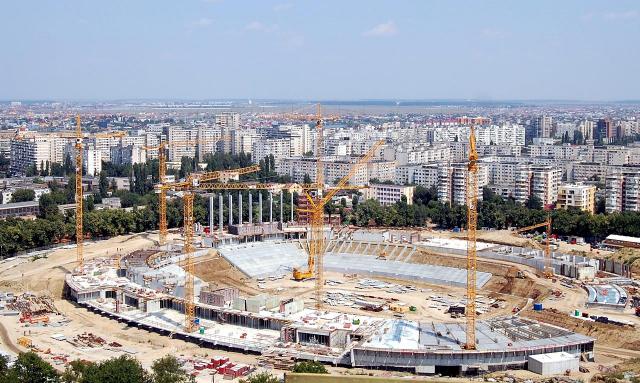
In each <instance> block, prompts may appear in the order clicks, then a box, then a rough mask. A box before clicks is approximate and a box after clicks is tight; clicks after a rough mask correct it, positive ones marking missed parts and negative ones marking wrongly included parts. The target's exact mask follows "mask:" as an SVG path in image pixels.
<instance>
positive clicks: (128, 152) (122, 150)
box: [103, 145, 147, 165]
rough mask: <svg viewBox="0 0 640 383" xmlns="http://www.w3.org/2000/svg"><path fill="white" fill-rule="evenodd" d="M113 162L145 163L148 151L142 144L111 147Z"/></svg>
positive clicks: (120, 163)
mask: <svg viewBox="0 0 640 383" xmlns="http://www.w3.org/2000/svg"><path fill="white" fill-rule="evenodd" d="M103 157H104V156H103ZM111 162H113V163H114V164H117V165H123V164H131V165H133V164H143V163H145V162H147V151H146V150H145V149H143V148H142V147H141V146H136V145H126V146H124V145H118V146H116V147H113V148H111Z"/></svg>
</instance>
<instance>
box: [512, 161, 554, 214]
mask: <svg viewBox="0 0 640 383" xmlns="http://www.w3.org/2000/svg"><path fill="white" fill-rule="evenodd" d="M561 179H562V170H561V169H559V168H556V167H554V166H549V165H528V166H527V165H522V166H520V167H519V168H518V169H517V173H516V190H515V195H514V197H515V200H516V202H519V203H525V202H527V201H528V200H529V198H531V196H534V195H535V196H536V197H538V198H539V199H540V201H541V202H542V204H543V205H544V206H548V205H552V204H554V203H555V202H556V200H557V199H558V187H559V186H560V181H561Z"/></svg>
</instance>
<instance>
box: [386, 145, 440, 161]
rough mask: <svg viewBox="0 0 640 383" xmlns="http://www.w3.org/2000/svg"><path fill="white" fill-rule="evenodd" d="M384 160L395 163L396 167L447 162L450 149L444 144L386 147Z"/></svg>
mask: <svg viewBox="0 0 640 383" xmlns="http://www.w3.org/2000/svg"><path fill="white" fill-rule="evenodd" d="M384 159H385V160H388V161H396V163H397V164H398V165H408V164H430V163H435V162H449V161H450V160H451V148H450V147H449V145H446V144H435V145H433V146H422V147H414V148H405V147H403V146H399V147H394V146H388V147H386V148H385V149H384Z"/></svg>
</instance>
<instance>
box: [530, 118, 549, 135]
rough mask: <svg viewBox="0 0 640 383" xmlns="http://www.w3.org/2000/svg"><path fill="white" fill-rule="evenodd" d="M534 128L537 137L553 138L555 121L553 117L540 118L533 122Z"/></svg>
mask: <svg viewBox="0 0 640 383" xmlns="http://www.w3.org/2000/svg"><path fill="white" fill-rule="evenodd" d="M533 126H534V129H535V131H536V132H537V137H544V138H548V137H552V130H553V120H552V118H551V116H540V117H538V118H536V119H535V120H533Z"/></svg>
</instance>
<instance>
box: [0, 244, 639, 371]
mask: <svg viewBox="0 0 640 383" xmlns="http://www.w3.org/2000/svg"><path fill="white" fill-rule="evenodd" d="M433 233H435V232H429V235H432V234H433ZM443 235H444V234H443ZM491 235H498V236H500V237H501V238H504V236H503V235H501V234H499V233H498V232H491ZM481 238H482V237H481ZM516 240H522V239H521V238H516ZM156 241H157V233H141V234H135V235H128V236H120V237H115V238H111V239H109V240H105V241H100V242H95V243H91V242H89V243H86V244H85V258H86V259H90V258H93V257H97V256H107V255H108V256H111V255H115V254H126V253H129V252H131V251H134V250H137V249H142V248H147V247H150V246H153V245H155V244H156ZM411 261H412V262H415V263H427V264H435V265H442V266H451V267H465V266H466V260H465V257H464V256H454V255H450V254H449V255H442V254H431V253H423V254H416V255H414V256H413V258H412V260H411ZM75 262H76V250H75V248H73V247H71V248H67V249H58V250H54V251H52V252H50V253H49V254H47V256H46V258H41V259H36V260H32V259H29V258H14V259H10V260H7V261H5V262H1V263H0V291H12V292H16V293H20V292H24V291H32V292H36V293H40V294H42V293H45V294H48V295H50V296H52V297H53V298H54V299H55V303H56V305H57V307H58V308H59V309H60V310H61V311H62V313H63V314H64V317H65V318H66V319H68V320H70V321H69V323H68V324H65V325H62V326H60V327H54V326H48V327H37V326H32V327H28V328H27V327H24V326H23V325H22V324H20V323H19V322H18V318H17V317H10V316H0V347H2V348H4V349H7V350H9V351H12V352H17V351H19V350H21V351H23V350H25V349H24V348H22V347H21V346H18V345H17V339H18V337H20V336H22V335H25V334H27V336H29V337H30V338H31V339H33V341H34V343H35V344H36V345H37V346H38V347H39V348H40V349H41V350H42V351H46V350H48V349H51V354H41V355H44V356H45V358H51V357H52V356H53V355H55V354H57V353H59V354H65V355H68V356H69V357H70V359H76V358H82V359H87V360H94V361H96V360H102V359H105V358H109V357H113V356H118V355H120V354H122V353H132V354H133V355H135V356H136V357H137V358H139V359H140V360H141V362H142V363H143V365H145V366H149V365H150V364H151V362H152V361H153V360H154V359H157V358H159V357H162V356H164V355H166V354H173V355H178V356H180V355H185V356H194V355H199V356H204V355H209V356H213V355H227V356H229V357H230V358H231V360H234V361H237V362H241V363H250V364H254V363H255V362H256V359H255V356H252V355H245V354H242V353H231V352H223V351H219V350H210V349H201V348H199V347H198V346H197V345H194V344H190V343H186V342H183V341H180V340H175V339H170V338H168V337H165V336H160V335H157V334H154V333H149V332H147V331H144V330H139V329H136V328H131V327H127V326H125V325H123V324H120V323H118V322H116V321H112V320H109V319H106V318H103V317H100V316H98V315H96V314H93V313H91V312H89V311H87V310H86V309H84V308H78V307H75V306H74V305H73V304H72V303H70V302H68V301H65V300H62V299H61V297H62V290H63V283H64V275H65V274H66V273H68V272H70V271H71V270H72V269H73V267H74V266H75ZM479 270H480V271H488V272H491V273H492V274H493V275H494V276H493V277H492V279H491V280H490V281H489V283H488V284H487V285H486V286H485V287H484V288H483V289H481V290H480V291H479V292H478V294H481V295H484V296H486V297H494V298H500V299H504V300H505V302H506V306H505V307H504V308H501V309H495V310H492V311H491V312H489V313H488V314H486V317H490V316H497V315H507V314H510V313H511V307H513V306H518V307H522V306H524V302H526V301H527V299H528V298H532V299H536V298H538V297H549V292H550V291H552V290H560V291H561V292H562V298H560V299H555V298H552V297H549V298H547V299H545V300H544V305H545V308H546V309H555V310H557V315H544V314H543V315H540V314H537V313H534V312H530V311H528V310H525V312H524V314H523V315H527V316H528V315H534V316H535V315H538V318H536V319H539V320H541V321H544V322H549V323H552V324H557V325H561V326H563V327H568V328H569V329H571V330H574V331H578V332H582V333H585V334H587V335H590V336H594V337H597V338H598V342H597V348H596V356H597V362H596V365H594V368H597V365H598V364H604V365H612V364H615V363H617V362H619V361H620V360H625V359H629V358H631V357H634V356H640V351H638V350H640V332H639V331H638V330H634V329H624V331H623V332H620V328H618V327H615V328H613V329H611V328H601V327H599V326H593V325H590V324H585V323H584V322H582V321H580V323H574V322H572V321H571V318H570V317H569V315H568V313H569V312H570V311H572V310H573V309H576V308H580V309H582V308H583V307H584V303H585V301H586V293H585V292H584V291H583V290H582V289H581V288H579V287H575V288H567V287H565V286H562V285H560V283H558V282H556V283H553V282H552V281H550V280H547V279H543V278H539V277H537V276H536V275H535V273H534V270H532V269H530V268H527V267H520V266H518V267H515V266H514V265H512V264H509V263H506V262H502V261H485V260H481V261H480V262H479ZM518 270H522V271H523V272H524V274H525V276H526V278H524V279H521V278H516V272H517V271H518ZM196 274H197V275H198V276H199V277H201V278H203V279H204V280H207V281H212V282H214V283H215V284H216V285H219V286H232V287H237V288H238V289H239V290H240V291H241V292H242V293H243V294H246V295H254V294H258V293H262V292H269V293H271V294H276V295H280V296H282V297H288V296H291V297H293V296H303V297H305V298H307V299H308V302H309V304H310V305H311V304H313V287H314V281H305V282H295V281H293V280H289V279H286V278H285V279H283V280H279V281H266V282H265V283H264V284H258V282H257V281H255V280H250V279H248V278H246V277H244V276H243V275H242V274H241V273H240V272H239V271H238V270H236V269H235V268H233V267H232V266H231V265H230V264H229V263H228V262H226V261H225V260H224V259H222V258H220V257H218V256H207V257H206V258H203V259H201V260H199V261H198V262H197V264H196ZM326 279H327V280H341V281H343V282H344V283H342V284H337V285H334V286H326V290H327V291H348V292H357V293H359V294H367V295H371V296H375V297H379V298H381V299H392V298H394V299H398V300H399V301H400V302H402V303H404V304H406V305H413V306H416V307H417V308H418V310H417V312H415V313H411V312H410V313H407V314H406V315H407V316H406V317H407V319H416V320H417V319H419V320H425V319H426V320H434V321H440V320H446V321H454V319H452V318H450V317H449V315H448V314H446V313H444V312H443V310H440V309H434V308H430V307H429V303H428V300H427V299H426V297H427V296H429V295H432V294H439V295H446V294H452V295H454V296H456V297H463V296H464V294H465V289H463V288H445V287H439V286H432V285H431V286H430V285H416V288H417V290H416V291H414V292H409V293H404V294H391V293H387V292H385V291H384V290H383V289H368V288H367V289H361V288H358V287H356V285H357V283H356V282H357V279H359V278H357V279H356V280H351V281H350V280H348V279H347V278H345V277H344V276H343V275H341V274H338V273H327V274H326ZM371 279H378V280H384V281H388V282H391V283H396V284H408V283H407V282H406V281H398V280H391V279H385V278H371ZM412 284H413V283H412ZM331 309H332V310H334V309H335V310H336V311H344V312H350V313H363V315H371V313H370V312H364V311H360V310H357V309H355V308H339V309H338V307H331ZM590 311H593V312H596V313H598V312H600V311H599V310H590ZM550 312H552V311H550V310H545V311H544V313H545V314H548V313H550ZM376 315H378V314H376ZM379 315H381V316H386V317H390V316H392V315H393V313H390V312H382V313H380V314H379ZM608 315H614V314H611V313H609V314H608ZM615 315H620V316H623V317H624V318H625V319H628V320H634V321H636V323H638V326H640V321H639V320H637V319H636V317H632V318H629V317H630V316H631V315H629V313H628V312H625V313H617V314H615ZM483 317H484V316H483ZM483 317H480V319H483ZM459 320H464V319H459ZM574 321H575V319H574ZM597 325H599V324H597ZM592 326H593V327H592ZM85 331H86V332H92V333H94V334H96V335H99V336H101V337H103V338H105V339H107V340H108V341H109V342H111V341H116V342H118V343H120V344H122V349H121V350H116V351H110V350H106V349H80V348H77V347H74V346H72V345H71V344H69V343H67V342H65V341H57V340H54V339H52V338H51V335H53V334H63V335H65V336H66V337H67V338H72V337H73V336H74V335H76V334H79V333H83V332H85ZM383 373H384V372H376V375H378V374H383ZM200 379H201V381H203V382H204V381H207V382H208V381H210V379H211V378H210V377H207V378H206V379H205V378H204V377H201V378H200Z"/></svg>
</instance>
